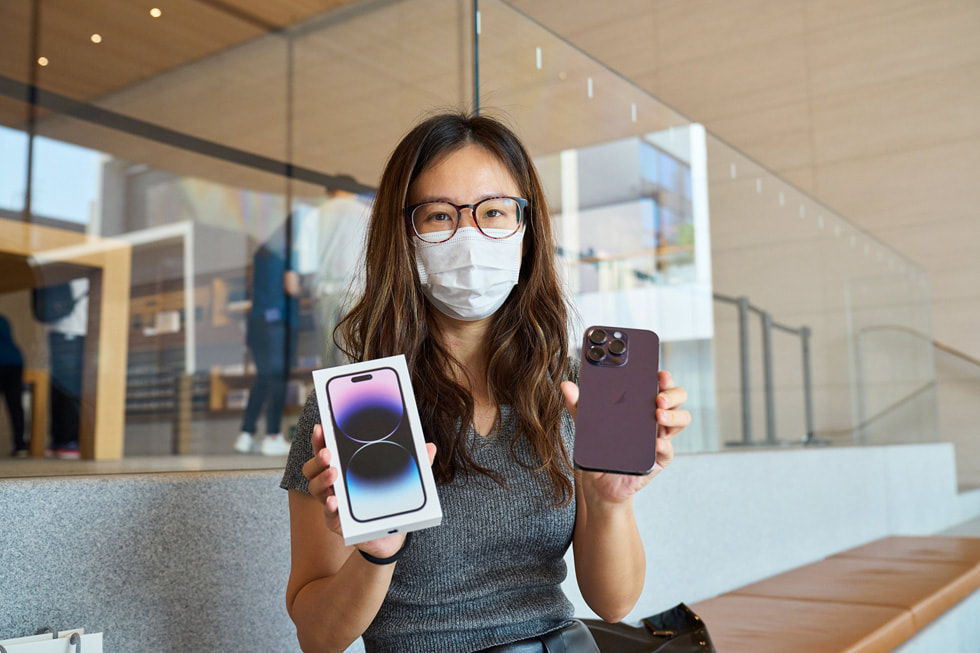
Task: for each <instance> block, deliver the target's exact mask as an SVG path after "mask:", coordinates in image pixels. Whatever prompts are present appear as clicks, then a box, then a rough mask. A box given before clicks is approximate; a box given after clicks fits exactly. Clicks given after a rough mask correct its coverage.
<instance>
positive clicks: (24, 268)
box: [0, 218, 132, 460]
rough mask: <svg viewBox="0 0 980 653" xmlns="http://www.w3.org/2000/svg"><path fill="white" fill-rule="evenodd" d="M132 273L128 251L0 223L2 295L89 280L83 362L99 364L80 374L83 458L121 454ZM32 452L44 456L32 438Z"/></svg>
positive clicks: (83, 237)
mask: <svg viewBox="0 0 980 653" xmlns="http://www.w3.org/2000/svg"><path fill="white" fill-rule="evenodd" d="M131 265H132V247H131V246H130V245H129V244H128V243H125V242H122V241H119V240H114V239H110V238H101V237H97V236H89V235H87V234H81V233H77V232H74V231H68V230H64V229H56V228H53V227H47V226H42V225H35V224H30V223H25V222H21V221H18V220H8V219H2V218H0V269H2V270H3V272H4V273H3V274H0V293H4V292H12V291H17V290H24V289H30V288H34V287H36V286H38V285H39V282H38V278H39V277H43V279H44V282H43V283H44V284H45V285H49V284H53V283H58V282H61V281H67V280H68V279H71V278H77V277H82V276H84V277H88V279H89V284H90V285H89V295H88V297H89V317H88V333H87V337H86V344H85V360H86V361H87V362H91V361H95V362H96V364H94V365H92V364H87V365H85V366H84V368H83V378H82V412H81V425H80V429H79V431H80V432H79V448H80V449H81V455H82V457H83V458H88V459H95V460H118V459H120V458H122V454H123V428H124V425H125V419H126V357H127V353H128V350H129V292H130V269H131ZM39 273H40V274H39ZM43 441H44V436H43V434H42V436H41V442H42V443H43ZM31 444H32V446H31V453H32V455H38V453H36V452H40V453H41V454H43V444H42V445H40V446H39V445H37V444H36V443H35V434H34V433H32V438H31Z"/></svg>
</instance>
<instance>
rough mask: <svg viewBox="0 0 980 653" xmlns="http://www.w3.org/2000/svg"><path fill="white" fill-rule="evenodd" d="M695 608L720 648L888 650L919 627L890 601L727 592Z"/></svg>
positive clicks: (730, 651) (734, 651) (743, 652)
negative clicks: (866, 602)
mask: <svg viewBox="0 0 980 653" xmlns="http://www.w3.org/2000/svg"><path fill="white" fill-rule="evenodd" d="M691 608H692V609H693V610H694V611H695V612H697V613H698V615H700V616H701V618H702V619H703V620H704V623H705V625H707V627H708V634H709V635H710V636H711V641H712V642H713V643H714V645H715V648H716V649H717V650H718V651H719V653H789V652H792V653H802V652H806V653H879V652H881V653H885V652H889V651H893V650H894V649H895V648H896V647H898V646H900V645H901V644H902V643H903V642H905V641H906V640H908V639H909V638H910V637H912V636H913V635H914V634H915V632H916V628H915V626H914V624H913V622H912V616H911V615H910V614H909V612H908V611H906V610H904V609H902V608H898V607H890V606H878V605H855V604H849V603H836V602H832V601H831V602H824V601H804V600H797V599H785V598H778V599H777V598H769V597H764V596H745V595H736V594H722V595H721V596H717V597H715V598H713V599H708V600H706V601H701V602H700V603H695V604H693V605H692V606H691Z"/></svg>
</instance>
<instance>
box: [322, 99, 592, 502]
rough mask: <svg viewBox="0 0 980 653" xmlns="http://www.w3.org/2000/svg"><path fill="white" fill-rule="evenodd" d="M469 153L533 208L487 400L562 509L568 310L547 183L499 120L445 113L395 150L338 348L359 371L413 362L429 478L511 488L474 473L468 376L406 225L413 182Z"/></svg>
mask: <svg viewBox="0 0 980 653" xmlns="http://www.w3.org/2000/svg"><path fill="white" fill-rule="evenodd" d="M468 144H475V145H478V146H480V147H483V148H485V149H486V150H487V151H488V152H490V153H491V154H493V155H494V156H495V157H497V159H499V160H500V161H501V162H502V163H503V164H504V166H506V168H507V169H508V170H509V171H510V173H511V175H512V176H513V177H514V179H515V181H516V182H517V184H518V187H519V188H520V190H521V194H522V195H523V197H525V198H526V199H527V200H528V209H527V214H528V215H529V220H528V223H527V225H528V226H527V227H526V228H525V229H526V230H525V233H524V239H523V246H524V254H523V259H522V262H521V271H520V278H519V281H518V284H517V286H516V287H515V288H514V290H513V291H512V292H511V294H510V296H509V297H508V298H507V300H506V302H505V303H504V304H503V306H502V307H501V308H500V309H498V310H497V312H496V313H494V315H493V316H492V318H491V321H490V326H489V328H488V332H487V338H486V348H487V372H486V373H487V378H486V384H487V388H488V390H489V394H490V400H491V401H492V402H493V403H494V404H495V405H497V406H501V405H508V406H511V407H512V410H513V412H514V417H516V419H517V420H518V421H517V425H518V429H517V430H518V432H519V433H520V437H523V438H525V439H526V440H527V442H528V443H529V444H530V446H531V448H532V450H533V451H534V452H535V454H536V456H537V459H538V460H537V461H536V463H534V464H532V463H531V462H528V461H524V460H522V459H521V458H520V457H516V456H515V458H516V459H517V460H518V462H520V463H521V464H522V465H524V466H525V467H528V468H530V469H532V470H534V471H536V472H538V473H539V478H541V480H542V481H546V482H547V484H548V486H549V489H550V491H551V493H552V496H553V497H554V499H555V501H556V503H559V504H567V503H568V502H569V501H570V500H571V498H572V496H573V487H572V482H571V480H570V479H569V472H570V470H571V461H570V458H569V454H568V451H567V450H566V449H565V447H564V444H563V442H562V439H561V431H560V426H561V419H562V413H563V411H564V410H565V404H564V399H563V397H562V394H561V392H560V390H559V388H558V384H559V383H561V381H563V380H564V379H565V378H566V375H567V371H568V369H567V368H568V341H567V331H566V329H567V326H566V321H567V305H566V300H565V295H564V291H563V289H562V286H561V283H560V282H559V280H558V274H557V271H556V268H555V250H554V239H553V234H552V231H551V218H550V216H549V214H548V207H547V204H546V202H545V198H544V192H543V189H542V187H541V182H540V180H539V179H538V175H537V172H536V171H535V169H534V165H533V163H532V162H531V159H530V157H529V156H528V154H527V151H526V150H525V149H524V146H523V145H522V144H521V142H520V141H519V140H518V138H517V136H516V135H515V134H514V133H513V132H512V131H511V130H510V129H508V128H507V127H506V126H504V125H503V124H502V123H501V122H499V121H497V120H495V119H493V118H488V117H485V116H473V115H468V114H462V113H447V114H440V115H436V116H433V117H431V118H429V119H428V120H425V121H424V122H422V123H421V124H419V125H418V126H417V127H415V128H414V129H412V130H411V131H410V132H409V133H408V135H406V136H405V138H403V139H402V141H401V142H400V143H399V144H398V146H397V147H396V148H395V150H394V152H393V153H392V155H391V157H390V158H389V160H388V163H387V165H386V166H385V170H384V173H383V174H382V177H381V183H380V185H379V188H378V194H377V198H376V200H375V202H374V207H373V209H372V213H371V222H370V227H369V229H368V238H367V255H366V261H365V267H366V275H365V286H364V294H363V295H362V296H361V298H360V300H359V301H358V302H357V303H356V304H355V306H354V307H353V308H352V309H351V311H350V312H349V313H348V314H347V315H346V316H345V317H344V318H343V320H341V322H340V324H339V325H338V327H337V331H336V332H335V339H337V340H338V344H339V345H340V346H341V348H342V349H343V350H344V352H345V353H346V354H347V355H348V356H349V357H350V358H351V360H355V361H361V360H370V359H373V358H379V357H383V356H392V355H397V354H404V355H405V358H406V359H407V362H408V368H409V370H410V371H411V374H412V384H413V386H414V390H415V395H416V399H417V402H418V406H419V413H420V416H421V420H422V426H423V428H424V430H425V433H426V437H427V438H428V439H429V440H431V441H432V442H434V443H435V444H436V446H437V447H438V454H437V456H436V460H435V463H434V465H433V471H434V473H435V477H436V480H437V481H438V482H439V483H443V484H444V483H449V482H450V481H452V480H453V479H454V478H456V477H457V475H463V476H465V475H469V474H472V473H478V474H483V475H486V476H489V477H491V478H493V479H495V480H496V481H497V482H499V483H502V484H506V479H501V478H499V477H498V475H496V474H494V473H493V472H492V471H491V470H488V469H486V468H484V467H482V466H480V465H478V464H477V463H475V462H474V460H473V459H472V457H471V456H470V452H469V451H468V447H467V438H466V437H463V436H464V435H465V433H466V432H467V431H468V429H469V425H470V424H471V423H472V421H473V411H474V404H473V398H472V396H471V394H470V392H469V390H468V389H467V388H466V387H465V386H464V385H462V384H461V383H459V382H458V381H457V380H456V379H457V378H458V377H457V376H455V375H454V374H453V372H454V371H456V372H458V371H460V370H461V367H460V365H459V363H458V362H457V361H455V360H454V358H453V357H452V355H451V353H450V352H449V351H448V350H447V349H446V348H445V347H444V346H443V345H441V344H440V342H439V340H438V338H436V337H434V333H433V330H432V329H433V328H434V324H435V323H434V322H433V321H432V320H431V319H430V317H431V311H433V310H435V309H433V308H432V307H431V305H430V304H429V303H428V302H427V301H425V299H424V296H423V294H422V286H421V284H420V282H419V276H418V272H417V270H416V266H415V258H414V243H413V239H412V238H411V237H410V234H411V226H410V225H409V223H408V221H407V220H406V218H405V217H404V207H405V202H406V197H407V194H408V189H409V186H410V185H411V183H412V182H413V181H414V180H415V179H416V178H417V177H418V176H419V175H420V174H421V173H422V172H423V171H424V170H426V169H427V167H428V166H430V165H432V164H433V163H435V162H436V161H438V160H440V159H441V158H442V157H444V156H446V155H447V154H449V153H451V152H454V151H456V150H458V149H459V148H461V147H463V146H464V145H468ZM499 424H500V415H499V412H498V415H497V423H496V425H497V426H499ZM511 448H512V451H513V444H512V445H511Z"/></svg>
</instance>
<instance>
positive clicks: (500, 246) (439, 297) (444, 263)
mask: <svg viewBox="0 0 980 653" xmlns="http://www.w3.org/2000/svg"><path fill="white" fill-rule="evenodd" d="M496 231H502V230H499V229H488V230H487V232H488V233H490V234H493V233H494V232H496ZM503 232H504V233H502V234H501V235H504V234H506V233H507V231H506V230H503ZM523 238H524V232H523V231H520V232H518V233H516V234H514V235H513V236H511V237H509V238H502V239H500V240H495V239H493V238H487V237H486V236H484V235H483V234H482V233H480V231H479V229H477V228H476V227H462V228H460V229H459V231H457V232H456V234H455V235H454V236H453V237H452V238H450V239H449V240H447V241H445V242H442V243H427V242H424V241H422V240H421V239H419V238H417V237H416V239H415V265H416V266H417V267H418V270H419V278H420V279H421V281H422V292H424V293H425V296H426V297H428V299H429V301H430V302H432V304H433V305H434V306H435V307H436V308H437V309H439V312H441V313H443V314H445V315H448V316H449V317H454V318H456V319H457V320H463V321H466V322H474V321H476V320H482V319H483V318H485V317H489V316H491V315H493V313H494V312H495V311H496V310H497V309H498V308H500V307H501V306H502V305H503V303H504V301H506V299H507V296H508V295H510V291H511V290H512V289H513V288H514V286H516V285H517V279H518V275H519V274H520V271H521V241H522V240H523Z"/></svg>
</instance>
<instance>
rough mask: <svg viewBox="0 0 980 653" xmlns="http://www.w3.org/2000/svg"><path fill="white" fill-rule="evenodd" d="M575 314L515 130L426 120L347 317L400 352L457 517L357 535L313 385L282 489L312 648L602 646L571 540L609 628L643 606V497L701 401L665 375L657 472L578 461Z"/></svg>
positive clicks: (381, 345)
mask: <svg viewBox="0 0 980 653" xmlns="http://www.w3.org/2000/svg"><path fill="white" fill-rule="evenodd" d="M566 317H567V315H566V303H565V297H564V295H563V293H562V290H561V285H560V283H559V280H558V276H557V272H556V267H555V252H554V246H553V237H552V230H551V223H550V219H549V216H548V210H547V206H546V204H545V199H544V195H543V192H542V188H541V184H540V181H539V180H538V177H537V174H536V172H535V170H534V167H533V164H532V163H531V160H530V158H529V157H528V155H527V152H526V151H525V149H524V147H523V146H522V145H521V144H520V142H519V141H518V139H517V138H516V136H514V134H513V133H512V132H510V131H509V130H508V129H507V128H506V127H504V126H503V125H501V124H500V123H499V122H497V121H495V120H492V119H489V118H486V117H473V116H466V115H456V114H446V115H439V116H435V117H433V118H430V119H429V120H426V121H425V122H423V123H422V124H420V125H419V126H418V127H416V128H415V129H413V130H412V131H411V132H410V133H409V134H408V135H407V136H406V137H405V138H404V139H403V140H402V142H401V143H400V144H399V145H398V147H397V148H396V149H395V151H394V153H393V154H392V156H391V158H390V160H389V161H388V164H387V166H386V168H385V171H384V173H383V175H382V179H381V184H380V187H379V189H378V196H377V200H376V202H375V205H374V208H373V212H372V216H371V223H370V227H369V233H368V241H367V256H366V276H365V288H364V294H363V296H362V298H361V300H360V301H359V303H357V304H356V305H355V307H354V308H353V309H352V311H351V312H350V313H349V314H348V315H347V316H346V317H345V319H344V320H343V322H342V323H341V325H340V326H339V327H338V329H339V336H340V340H341V342H342V346H343V348H344V350H345V352H346V353H347V355H348V356H349V357H350V358H351V359H353V360H369V359H373V358H379V357H382V356H389V355H394V354H405V357H406V359H407V361H408V367H409V370H410V371H411V373H412V377H413V378H412V382H413V387H414V390H415V393H416V399H417V403H418V405H419V410H420V414H421V418H422V424H423V427H424V430H425V433H426V437H427V439H428V440H430V443H429V444H428V447H429V455H430V460H431V461H432V464H433V471H434V474H435V477H436V480H437V483H438V484H439V485H440V488H439V498H440V502H441V504H442V508H443V522H442V525H440V526H439V527H436V528H431V529H427V530H423V531H419V532H416V533H414V534H413V536H412V539H411V540H410V541H408V543H407V544H406V537H405V535H403V534H397V535H391V536H388V537H384V538H381V539H377V540H373V541H370V542H364V543H362V544H358V545H357V546H356V547H346V546H344V544H343V539H342V537H341V534H340V525H339V520H338V517H337V499H336V497H335V496H334V494H333V489H332V485H333V483H334V482H335V481H336V479H337V477H338V472H337V469H336V467H333V466H331V464H330V456H329V452H328V451H327V449H325V448H324V439H323V438H324V436H323V429H322V427H321V426H320V415H319V411H318V409H317V406H316V402H315V399H314V398H313V397H310V399H309V400H308V401H307V404H306V408H305V410H304V413H303V416H302V418H301V420H300V423H299V425H298V427H297V431H296V437H295V439H294V442H293V449H292V451H291V453H290V459H289V462H288V464H287V469H286V473H285V476H284V478H283V484H282V485H283V487H285V488H287V489H290V490H292V491H291V492H290V493H289V495H290V496H289V506H290V523H291V540H292V545H291V546H292V567H291V572H290V577H289V584H288V588H287V608H288V610H289V614H290V616H291V617H292V619H293V621H294V622H295V624H296V629H297V634H298V637H299V641H300V644H301V646H302V647H303V649H304V650H305V651H342V650H344V649H345V648H346V647H347V646H348V645H349V644H350V643H352V642H353V641H354V640H355V639H356V638H357V637H359V636H362V635H363V637H364V642H365V646H366V648H367V650H368V651H412V652H413V653H414V652H418V651H439V652H451V651H479V650H484V649H490V650H494V651H508V650H510V651H523V650H535V649H534V648H533V647H535V646H537V647H538V648H537V650H544V649H543V648H542V644H541V637H545V638H546V639H547V640H548V647H549V648H548V650H549V651H555V650H567V651H594V650H596V649H595V648H594V644H591V643H589V642H588V640H589V639H590V638H589V636H588V632H587V630H586V629H585V627H584V626H583V625H582V624H581V623H579V622H575V621H574V620H573V619H572V612H573V611H572V606H571V604H570V602H569V601H568V599H567V598H566V597H565V596H564V594H563V593H562V591H561V587H560V583H561V582H562V580H563V579H564V578H565V574H566V569H565V564H564V562H563V556H564V553H565V551H566V550H567V548H568V546H569V545H570V544H571V545H572V546H573V550H574V557H575V571H576V576H577V579H578V583H579V586H580V588H581V591H582V595H583V597H584V598H585V600H586V601H587V603H588V604H589V606H590V607H591V608H592V609H593V610H594V611H595V612H596V613H597V614H598V615H599V616H601V617H602V618H603V619H606V620H607V621H618V620H620V619H622V618H623V617H624V616H625V615H626V614H627V613H628V612H629V611H630V610H631V609H632V607H633V605H634V604H635V603H636V600H637V599H638V598H639V595H640V592H641V590H642V588H643V578H644V565H645V560H644V554H643V545H642V542H641V541H640V536H639V532H638V530H637V526H636V520H635V518H634V515H633V508H632V497H633V495H634V494H635V493H636V491H638V490H639V489H640V488H642V487H643V486H644V485H646V484H647V483H648V482H649V481H650V479H651V478H653V476H655V475H656V474H657V473H658V472H659V471H660V470H661V469H663V467H665V466H666V465H667V464H668V463H669V462H670V461H671V459H672V457H673V449H672V446H671V438H672V437H673V436H674V435H675V434H676V433H677V432H679V431H680V430H681V429H683V428H684V427H685V426H686V425H687V424H688V422H689V421H690V415H689V414H688V413H687V411H684V410H681V409H679V408H678V406H680V405H681V404H682V403H683V402H684V401H685V399H686V393H685V392H684V390H683V389H681V388H677V387H674V384H673V382H672V381H671V379H670V375H669V374H667V373H665V372H661V373H660V379H659V382H660V387H661V392H660V394H659V395H658V396H657V405H658V409H657V420H658V434H656V435H655V434H652V433H651V437H658V441H657V454H658V463H657V466H656V468H655V470H654V471H653V472H652V473H651V474H650V475H648V476H645V477H641V476H621V475H615V474H599V473H583V472H580V471H578V470H576V471H574V473H573V468H572V464H571V461H570V452H571V450H572V444H573V439H574V422H573V419H574V415H575V408H576V405H577V399H578V389H577V387H576V385H575V384H574V383H573V382H571V381H566V379H572V380H574V379H575V378H576V377H577V373H576V369H577V367H576V365H575V364H573V363H571V362H570V361H569V359H568V353H567V351H568V345H567V337H566V333H567V331H566V329H567V326H566ZM650 373H651V374H656V373H657V372H656V371H655V370H651V372H650ZM559 384H560V388H559ZM307 492H308V493H307ZM403 547H404V548H403ZM355 548H356V549H357V551H356V552H355ZM396 561H397V562H396ZM583 631H585V632H584V634H583ZM580 640H585V642H586V643H584V644H581V645H576V644H574V643H573V642H577V641H580ZM563 643H564V644H566V645H567V646H566V647H565V648H560V646H561V645H562V644H563ZM527 646H530V647H532V648H522V647H527ZM491 647H494V648H491Z"/></svg>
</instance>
